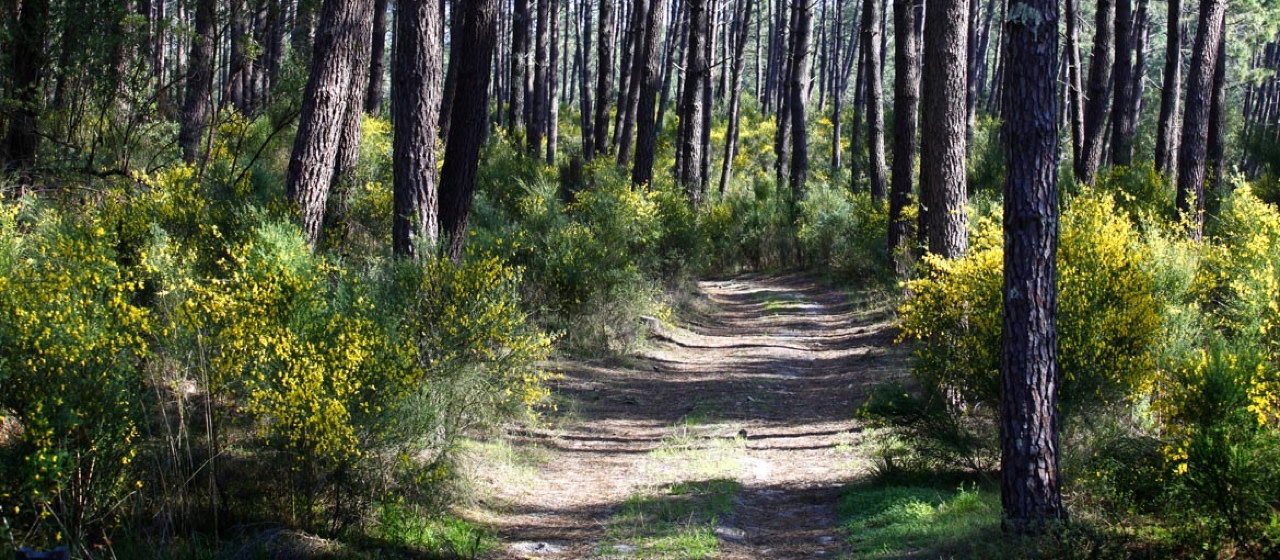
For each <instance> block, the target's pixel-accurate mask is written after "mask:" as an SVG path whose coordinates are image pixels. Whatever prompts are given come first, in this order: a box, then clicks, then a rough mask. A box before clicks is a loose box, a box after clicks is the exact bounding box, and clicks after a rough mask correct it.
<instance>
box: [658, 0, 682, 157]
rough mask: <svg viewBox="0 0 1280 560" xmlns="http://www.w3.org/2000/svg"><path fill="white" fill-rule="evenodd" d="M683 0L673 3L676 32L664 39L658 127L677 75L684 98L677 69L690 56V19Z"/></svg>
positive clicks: (678, 85)
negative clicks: (688, 50) (687, 44)
mask: <svg viewBox="0 0 1280 560" xmlns="http://www.w3.org/2000/svg"><path fill="white" fill-rule="evenodd" d="M684 9H685V7H684V2H683V0H675V2H674V3H673V4H672V5H671V26H672V29H674V30H675V33H674V34H672V35H670V36H668V38H667V40H666V41H664V43H665V46H664V48H663V50H662V53H663V54H662V65H661V66H660V68H661V69H662V86H661V87H660V88H659V89H658V92H659V93H658V120H657V122H658V128H662V123H663V122H665V121H666V116H667V105H668V104H669V103H670V101H671V79H672V77H673V76H675V77H676V80H677V85H676V90H677V91H676V99H683V98H684V97H683V94H682V91H683V90H682V89H681V87H682V86H683V84H684V81H683V80H682V79H681V78H680V77H679V76H678V74H677V72H676V70H677V68H676V66H677V65H684V63H685V61H686V59H687V58H688V56H689V55H688V53H687V52H686V50H687V49H686V47H685V45H686V43H687V42H688V36H689V26H688V23H687V22H688V19H687V18H685V17H683V14H684ZM677 60H678V61H679V62H676V61H677ZM680 156H681V153H680V152H679V151H678V150H677V151H676V167H680V165H679V162H680Z"/></svg>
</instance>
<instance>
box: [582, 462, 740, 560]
mask: <svg viewBox="0 0 1280 560" xmlns="http://www.w3.org/2000/svg"><path fill="white" fill-rule="evenodd" d="M741 487H742V485H740V484H738V482H736V481H733V480H728V479H723V478H721V479H711V480H703V481H697V482H678V483H674V484H670V485H667V486H665V487H663V488H662V489H661V490H660V491H659V492H657V493H656V494H652V495H638V496H632V497H631V498H628V499H627V501H626V502H624V503H623V505H622V508H621V509H620V510H619V511H618V513H616V514H614V516H613V518H611V519H610V520H609V526H608V529H607V532H606V540H605V544H604V545H603V550H602V552H603V553H605V554H608V553H611V552H623V551H627V552H633V553H634V555H635V556H636V557H638V558H690V559H698V558H713V557H715V556H717V555H719V553H720V541H719V539H717V538H716V534H715V528H716V523H717V522H718V521H719V519H720V517H721V516H723V515H725V514H727V513H729V512H730V511H732V510H733V497H734V496H735V495H737V493H738V491H739V490H740V489H741Z"/></svg>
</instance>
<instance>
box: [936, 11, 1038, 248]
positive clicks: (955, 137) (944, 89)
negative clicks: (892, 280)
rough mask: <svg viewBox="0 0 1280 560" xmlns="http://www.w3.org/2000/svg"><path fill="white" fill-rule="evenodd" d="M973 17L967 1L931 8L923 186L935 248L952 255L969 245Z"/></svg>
mask: <svg viewBox="0 0 1280 560" xmlns="http://www.w3.org/2000/svg"><path fill="white" fill-rule="evenodd" d="M968 18H969V11H968V2H966V1H965V0H938V2H937V3H936V4H932V3H931V4H929V5H927V6H926V9H925V20H926V21H925V30H926V32H925V35H924V74H923V76H922V80H923V82H922V84H921V87H922V90H923V95H922V102H923V109H922V110H923V114H924V115H925V119H924V124H923V129H922V130H921V139H920V188H921V190H922V191H924V190H927V191H928V192H929V195H928V202H929V203H930V207H929V208H928V212H929V231H928V236H929V252H931V253H935V254H938V255H941V256H942V257H944V258H949V259H953V258H957V257H959V256H961V255H963V254H964V252H965V250H966V249H967V248H968V246H969V234H968V221H969V218H968V214H967V211H966V206H967V202H968V196H967V194H966V185H965V181H966V178H965V150H966V147H965V144H966V142H965V93H966V91H965V88H966V68H965V60H966V58H967V54H968V48H966V46H965V42H966V39H967V38H968V34H967V30H968V28H969V26H968ZM1050 81H1051V82H1052V78H1050Z"/></svg>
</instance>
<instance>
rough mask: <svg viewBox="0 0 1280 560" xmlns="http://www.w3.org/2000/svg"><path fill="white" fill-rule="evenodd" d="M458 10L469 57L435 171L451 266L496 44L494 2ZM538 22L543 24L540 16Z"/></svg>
mask: <svg viewBox="0 0 1280 560" xmlns="http://www.w3.org/2000/svg"><path fill="white" fill-rule="evenodd" d="M400 1H404V0H400ZM540 1H541V0H540ZM459 7H461V8H462V10H463V12H464V13H465V14H466V15H465V17H464V26H463V32H462V36H461V37H459V38H458V40H460V41H462V42H463V43H464V44H465V47H464V48H465V52H467V53H468V54H469V56H465V57H463V59H462V60H460V61H459V64H458V89H457V99H456V100H455V104H454V109H453V110H454V123H453V126H451V127H450V128H449V138H448V141H447V143H446V144H445V152H444V167H443V169H441V171H440V232H441V235H442V236H443V237H444V238H445V239H446V240H447V241H448V251H449V258H450V259H452V260H453V261H454V262H455V263H456V262H461V260H462V252H463V249H464V245H465V244H466V241H467V235H466V233H467V220H468V218H469V217H470V214H471V203H472V199H473V198H474V194H475V182H476V169H477V167H478V166H479V163H480V148H481V147H482V145H483V144H484V136H485V130H486V129H487V128H488V123H489V95H488V94H489V64H490V61H491V60H492V55H493V49H494V46H495V43H496V39H497V33H496V30H495V23H496V21H497V1H496V0H467V1H466V2H463V3H461V4H460V5H459ZM539 11H540V12H541V11H542V9H541V8H540V9H539ZM539 19H544V20H545V18H542V17H541V16H539ZM541 33H542V32H541V31H539V34H541Z"/></svg>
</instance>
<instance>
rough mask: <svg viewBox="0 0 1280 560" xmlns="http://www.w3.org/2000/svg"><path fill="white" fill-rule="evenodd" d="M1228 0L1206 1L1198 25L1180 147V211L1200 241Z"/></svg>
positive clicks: (1193, 234) (1201, 8)
mask: <svg viewBox="0 0 1280 560" xmlns="http://www.w3.org/2000/svg"><path fill="white" fill-rule="evenodd" d="M1225 15H1226V0H1202V1H1201V2H1200V21H1199V22H1198V23H1197V24H1196V42H1195V49H1194V50H1193V51H1192V53H1191V72H1190V76H1188V79H1187V103H1186V108H1185V113H1184V114H1183V117H1182V139H1181V141H1180V142H1179V148H1178V196H1177V205H1178V211H1179V212H1180V213H1181V214H1182V215H1183V217H1184V219H1186V220H1188V223H1189V224H1190V225H1189V229H1190V231H1189V232H1188V233H1189V234H1190V236H1191V238H1192V239H1194V240H1196V241H1199V240H1200V239H1201V238H1202V237H1203V235H1204V182H1205V156H1206V152H1207V151H1208V144H1209V105H1210V103H1211V102H1212V96H1213V70H1214V65H1216V64H1217V63H1218V42H1219V41H1221V40H1222V30H1223V18H1224V17H1225Z"/></svg>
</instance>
